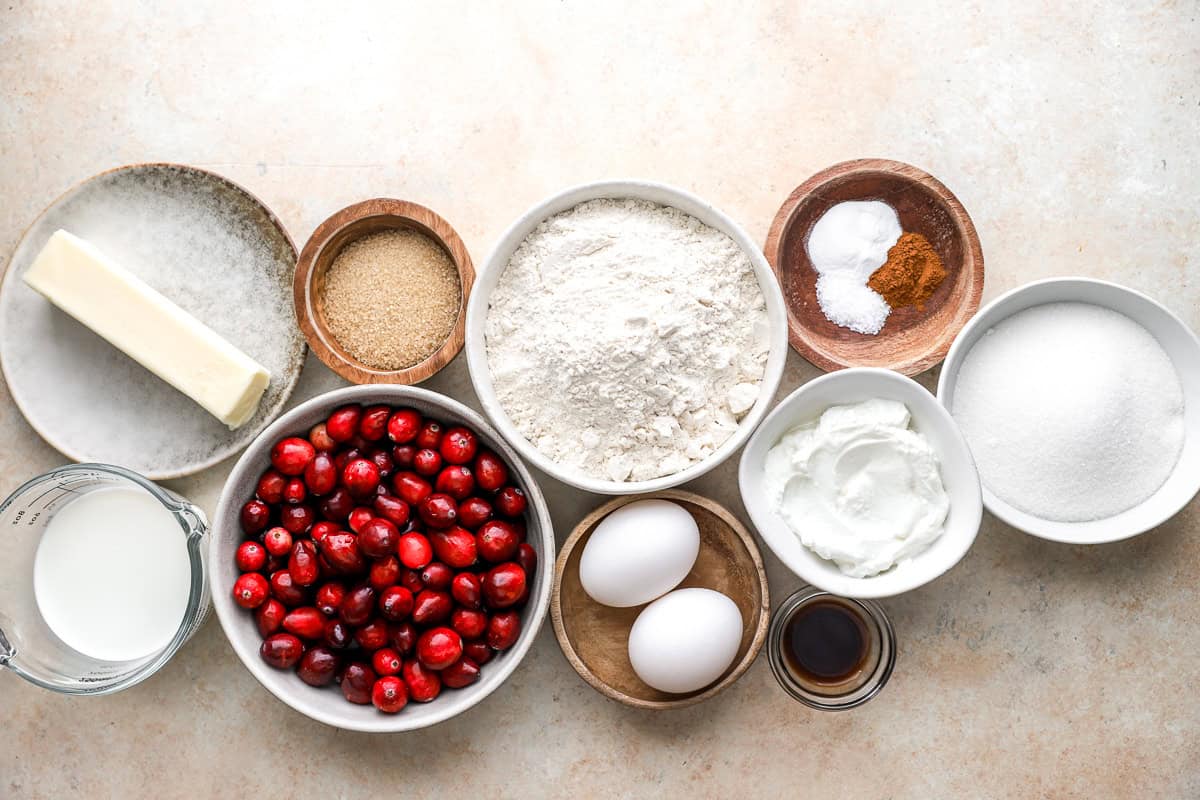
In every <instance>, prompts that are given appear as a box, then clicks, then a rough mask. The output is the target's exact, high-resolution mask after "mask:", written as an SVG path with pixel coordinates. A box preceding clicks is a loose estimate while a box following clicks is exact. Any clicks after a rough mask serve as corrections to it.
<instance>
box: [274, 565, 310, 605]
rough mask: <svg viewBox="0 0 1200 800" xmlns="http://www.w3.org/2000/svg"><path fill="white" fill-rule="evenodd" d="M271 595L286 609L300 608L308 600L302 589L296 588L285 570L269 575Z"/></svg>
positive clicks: (300, 587)
mask: <svg viewBox="0 0 1200 800" xmlns="http://www.w3.org/2000/svg"><path fill="white" fill-rule="evenodd" d="M271 594H272V595H274V597H275V599H276V600H278V601H279V602H281V603H283V604H284V605H285V606H287V607H288V608H295V607H296V606H302V605H304V601H305V600H306V599H308V594H307V593H306V592H305V591H304V587H302V586H297V585H296V582H295V581H294V580H292V574H291V573H290V572H288V571H287V570H286V569H281V570H279V571H277V572H272V573H271Z"/></svg>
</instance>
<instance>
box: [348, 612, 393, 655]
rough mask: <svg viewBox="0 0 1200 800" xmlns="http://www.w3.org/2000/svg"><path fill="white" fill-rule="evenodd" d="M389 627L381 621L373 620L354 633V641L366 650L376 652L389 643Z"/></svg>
mask: <svg viewBox="0 0 1200 800" xmlns="http://www.w3.org/2000/svg"><path fill="white" fill-rule="evenodd" d="M389 633H390V632H389V631H388V626H387V623H386V622H384V621H383V620H381V619H376V620H372V621H371V622H368V623H367V624H366V625H363V626H362V627H361V628H359V629H358V630H357V631H355V632H354V641H356V642H358V646H359V647H361V648H362V649H364V650H368V651H371V652H374V651H375V650H378V649H379V648H381V647H386V646H387V643H388V635H389Z"/></svg>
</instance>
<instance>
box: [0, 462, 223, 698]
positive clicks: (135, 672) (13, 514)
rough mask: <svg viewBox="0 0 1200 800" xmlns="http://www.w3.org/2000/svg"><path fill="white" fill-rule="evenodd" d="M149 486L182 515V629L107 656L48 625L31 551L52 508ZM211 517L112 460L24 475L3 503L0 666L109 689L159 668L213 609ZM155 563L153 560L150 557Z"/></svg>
mask: <svg viewBox="0 0 1200 800" xmlns="http://www.w3.org/2000/svg"><path fill="white" fill-rule="evenodd" d="M112 488H125V489H130V488H132V489H135V490H137V491H140V492H146V493H147V494H149V495H150V496H152V497H153V498H154V499H155V500H157V501H158V502H159V503H161V504H162V506H163V507H164V508H165V509H166V510H167V511H169V512H170V514H171V515H172V516H173V517H174V518H175V520H176V521H177V522H178V523H179V546H180V547H182V548H186V550H187V555H188V562H189V564H190V565H191V575H190V586H189V587H188V601H187V607H186V611H185V612H184V615H183V619H182V620H181V621H180V625H179V629H178V630H177V631H176V632H175V635H174V637H173V638H172V639H171V641H170V642H169V643H168V644H167V645H166V646H165V647H163V648H162V649H160V650H159V651H157V652H154V653H150V654H149V655H146V656H144V657H141V658H137V659H134V660H132V661H102V660H99V659H96V658H93V657H91V656H88V655H85V654H83V653H80V652H78V651H77V650H74V649H72V648H70V647H68V646H67V645H66V644H64V643H63V642H62V641H61V640H60V639H59V638H58V637H57V636H56V635H55V634H54V632H53V631H52V630H51V629H50V628H49V626H47V625H46V623H45V621H44V620H43V619H42V615H41V612H40V611H39V609H38V604H37V599H36V597H35V594H34V558H35V556H36V555H37V551H38V545H39V543H40V542H41V538H42V535H43V534H44V533H45V531H46V528H47V526H48V525H49V523H50V520H51V519H52V518H53V517H54V515H55V514H56V513H57V512H58V511H60V510H62V509H63V508H64V507H65V506H67V505H68V504H69V503H70V502H71V501H73V500H75V499H77V498H79V497H81V496H82V495H85V494H88V493H90V492H94V491H98V490H102V489H112ZM207 538H208V520H207V519H206V518H205V516H204V512H202V511H201V510H200V509H199V508H197V507H196V506H194V505H192V504H191V503H189V502H188V501H187V500H185V499H183V498H182V497H180V496H179V495H177V494H175V493H174V492H170V491H168V490H166V489H163V488H162V487H161V486H158V485H156V484H154V483H152V482H151V481H148V480H146V479H145V478H143V477H142V476H141V475H138V474H137V473H135V472H130V471H129V470H127V469H123V468H121V467H115V466H111V465H108V464H72V465H68V466H64V467H59V468H58V469H55V470H52V471H50V472H47V473H46V474H44V475H39V476H38V477H36V478H33V479H31V480H29V481H27V482H26V483H25V484H24V485H22V486H21V487H20V488H18V489H17V490H16V491H15V492H13V493H12V494H11V495H10V496H9V498H8V499H7V500H5V501H4V503H3V504H2V505H0V546H2V547H3V552H4V558H3V559H2V560H0V668H5V667H7V668H8V669H11V670H12V671H13V672H15V673H17V674H18V675H20V676H21V677H22V678H24V679H25V680H27V681H29V682H30V683H33V684H36V685H38V686H41V687H43V688H45V689H50V690H52V691H56V692H63V693H65V694H109V693H112V692H117V691H120V690H121V689H126V688H128V687H130V686H133V685H134V684H136V683H138V682H140V681H142V680H144V679H145V678H148V677H149V676H150V675H152V674H154V673H155V672H156V671H157V670H158V669H159V668H160V667H162V665H163V664H165V663H167V661H168V660H169V659H170V658H171V656H173V655H174V654H175V652H176V651H177V650H179V648H180V647H182V646H183V644H184V642H186V641H187V640H188V639H189V638H190V637H191V635H192V634H193V633H195V632H196V630H197V629H198V628H199V627H200V625H201V623H203V622H204V619H205V617H206V616H207V614H208V608H209V594H208V581H207V579H206V574H205V573H206V566H205V559H206V557H207V556H206V554H207V552H208V542H207ZM147 566H151V565H147Z"/></svg>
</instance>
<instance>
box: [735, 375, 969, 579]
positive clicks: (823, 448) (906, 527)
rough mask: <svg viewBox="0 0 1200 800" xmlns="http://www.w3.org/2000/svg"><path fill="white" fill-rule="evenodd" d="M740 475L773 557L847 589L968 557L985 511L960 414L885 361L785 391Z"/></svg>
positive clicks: (942, 568)
mask: <svg viewBox="0 0 1200 800" xmlns="http://www.w3.org/2000/svg"><path fill="white" fill-rule="evenodd" d="M898 404H902V405H903V407H904V408H905V409H907V412H908V415H907V418H905V417H904V414H903V410H902V409H900V406H899V405H898ZM830 409H834V410H833V411H832V412H830V413H829V414H826V412H827V411H829V410H830ZM823 415H824V419H822V417H823ZM810 426H812V427H810ZM772 451H774V453H772ZM789 463H790V464H792V465H793V472H791V473H789V472H788V469H787V467H786V466H785V465H786V464H789ZM796 464H802V465H803V466H801V467H799V468H796V467H795V466H794V465H796ZM738 483H739V485H740V488H741V493H742V502H743V503H744V504H745V506H746V510H747V512H749V514H750V518H751V519H752V520H753V521H754V525H755V526H756V527H757V528H758V532H759V535H760V536H762V538H763V541H765V542H766V544H767V546H768V547H770V548H771V550H772V551H773V552H774V553H775V555H776V556H778V557H779V559H780V560H781V561H782V562H783V563H784V564H786V565H787V567H788V568H789V569H791V570H792V572H794V573H796V574H797V575H798V576H800V577H801V578H803V579H804V580H805V581H807V582H808V583H810V584H812V585H813V586H816V587H818V588H820V589H824V590H825V591H827V592H832V593H834V594H838V595H842V596H843V597H857V598H873V597H889V596H891V595H896V594H900V593H902V592H907V591H910V590H912V589H915V588H917V587H918V586H922V585H924V584H926V583H928V582H929V581H931V580H933V579H934V578H936V577H938V576H939V575H941V574H942V573H944V572H946V571H947V570H948V569H950V568H951V567H953V566H954V565H955V564H957V563H958V562H959V560H960V559H962V557H963V556H964V555H965V554H966V552H967V550H969V549H970V548H971V544H972V542H974V541H975V534H976V533H977V532H978V531H979V523H980V520H981V518H982V516H983V502H982V496H981V492H980V485H979V474H978V473H977V472H976V470H975V462H974V461H973V460H972V458H971V452H970V450H969V449H968V448H967V443H966V441H965V440H964V439H963V436H962V434H961V433H960V432H959V430H958V427H957V426H956V425H955V424H954V420H953V419H952V418H951V417H950V414H949V413H948V412H947V411H946V409H945V408H943V407H942V406H941V404H939V403H938V401H937V398H935V397H934V396H933V395H932V394H930V393H929V392H928V391H927V390H926V389H925V388H924V387H922V386H921V385H920V384H918V383H917V382H915V381H913V380H911V379H910V378H906V377H904V376H903V375H901V374H899V373H897V372H892V371H891V370H886V369H874V368H866V367H860V368H854V369H846V370H841V371H839V372H833V373H830V374H828V375H824V376H822V377H820V378H817V379H815V380H812V381H810V382H808V383H806V384H805V385H803V386H801V387H800V388H799V389H797V390H796V391H794V392H792V393H791V394H790V395H788V396H787V397H786V398H784V399H783V401H782V402H780V404H779V405H778V406H777V407H776V408H775V410H774V411H773V412H771V414H770V415H769V416H768V417H767V418H766V419H765V420H764V421H763V423H762V425H760V426H759V428H758V430H757V431H756V432H755V433H754V435H753V436H752V437H751V438H750V441H749V443H748V444H747V445H746V449H745V451H744V452H743V454H742V461H741V465H740V467H739V470H738ZM789 483H790V486H788V488H787V491H786V493H785V492H784V491H783V489H784V486H785V485H787V484H789ZM891 519H894V520H895V526H896V531H895V534H894V535H888V532H887V526H888V520H891ZM798 526H799V527H800V529H801V532H802V533H803V539H804V540H805V541H807V544H806V543H805V541H802V537H801V533H798V532H797V530H796V527H798ZM856 532H858V533H856ZM818 551H819V552H818ZM822 554H824V556H828V557H823V555H822ZM835 559H836V560H835ZM893 561H894V562H895V563H894V565H892V566H888V565H890V564H892V562H893ZM881 567H886V568H882V569H881ZM868 573H873V574H868Z"/></svg>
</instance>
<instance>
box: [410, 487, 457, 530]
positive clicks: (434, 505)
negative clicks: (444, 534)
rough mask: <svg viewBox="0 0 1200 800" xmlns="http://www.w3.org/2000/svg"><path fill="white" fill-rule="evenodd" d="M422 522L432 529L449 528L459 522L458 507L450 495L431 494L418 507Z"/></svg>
mask: <svg viewBox="0 0 1200 800" xmlns="http://www.w3.org/2000/svg"><path fill="white" fill-rule="evenodd" d="M417 511H418V512H420V514H421V521H422V522H424V523H425V524H426V525H428V526H429V527H431V528H449V527H450V526H451V525H453V524H454V523H455V522H456V521H457V520H458V505H457V504H456V503H455V502H454V498H453V497H451V496H450V495H448V494H431V495H429V496H428V497H426V498H425V499H424V500H422V501H421V502H420V503H419V504H418V505H417Z"/></svg>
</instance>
